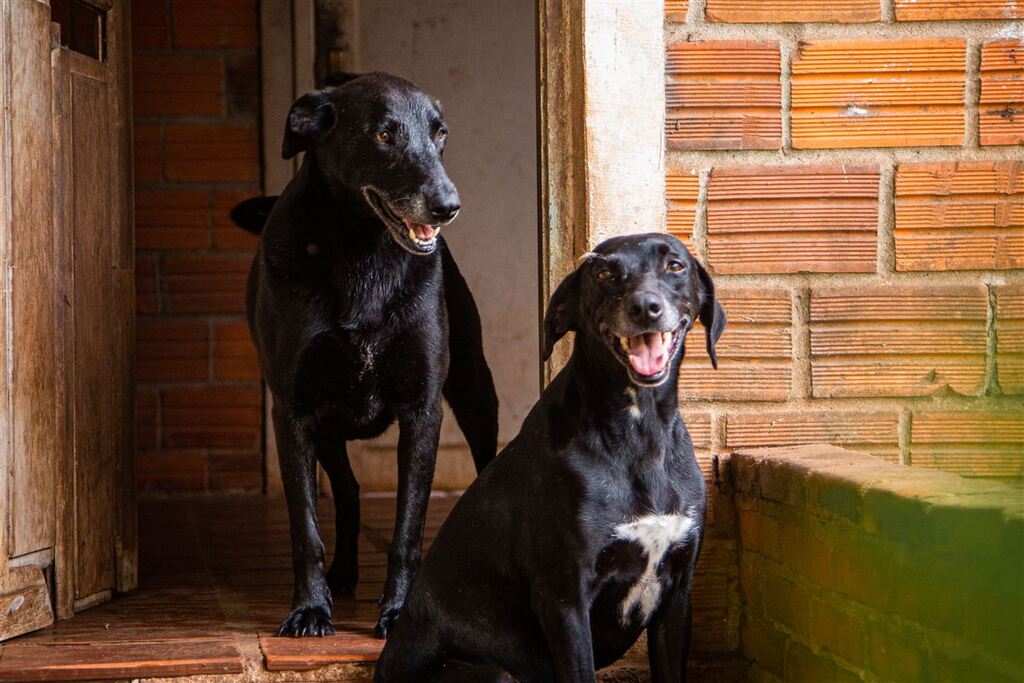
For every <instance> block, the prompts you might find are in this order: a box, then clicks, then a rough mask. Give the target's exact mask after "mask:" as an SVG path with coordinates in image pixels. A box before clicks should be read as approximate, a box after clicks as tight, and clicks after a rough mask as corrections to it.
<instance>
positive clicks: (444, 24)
mask: <svg viewBox="0 0 1024 683" xmlns="http://www.w3.org/2000/svg"><path fill="white" fill-rule="evenodd" d="M349 8H350V9H349V12H347V13H346V14H345V21H346V22H350V23H351V24H352V25H354V26H353V27H354V29H355V30H354V31H353V30H351V29H349V30H348V31H347V33H348V35H347V36H346V37H347V38H348V40H347V41H346V42H347V44H348V46H349V47H350V49H351V53H350V58H349V64H348V65H347V67H348V68H350V69H352V70H358V71H373V70H381V71H389V72H392V73H395V74H398V75H400V76H403V77H406V78H409V79H410V80H412V81H414V82H415V83H417V84H418V85H420V86H421V87H422V88H424V89H425V90H427V91H428V92H429V93H431V94H432V95H433V96H435V97H437V98H438V99H440V100H441V102H442V104H443V106H444V111H445V116H446V118H447V120H448V124H449V127H450V129H451V138H450V142H449V145H448V149H447V151H446V152H445V159H446V166H447V168H448V171H449V173H450V175H451V177H452V180H453V181H454V182H455V184H456V185H457V186H458V188H459V194H460V195H461V198H462V207H463V208H462V212H461V213H460V214H459V218H458V220H456V221H455V223H454V224H452V225H451V226H450V227H448V228H446V229H445V236H446V238H447V240H448V243H449V244H450V245H451V248H452V251H453V253H454V254H455V257H456V259H457V260H458V263H459V267H460V268H461V270H462V272H463V274H464V275H465V277H466V279H467V280H468V281H469V285H470V287H471V288H472V290H473V295H474V297H475V298H476V301H477V305H478V306H479V307H480V312H481V316H482V318H483V327H484V345H485V351H486V353H487V359H488V362H489V363H490V366H491V371H492V372H493V374H494V380H495V384H496V385H497V390H498V399H499V401H500V404H501V414H500V430H501V432H500V440H501V443H502V444H504V443H505V442H506V441H507V440H508V439H510V438H511V437H513V436H515V434H516V432H517V431H518V429H519V425H520V424H521V423H522V420H523V417H525V415H526V413H527V411H528V410H529V409H530V407H531V406H532V405H533V403H534V401H536V399H537V396H538V393H539V376H538V340H537V335H538V315H539V312H538V306H537V297H538V294H537V278H538V261H537V154H536V135H537V133H536V107H537V104H536V58H535V53H536V47H535V45H536V38H535V20H534V11H535V10H534V3H533V2H532V1H531V0H498V1H492V0H487V1H480V0H430V1H428V2H424V1H423V0H390V1H388V2H380V1H377V0H370V1H367V0H362V1H359V0H356V1H355V2H352V3H351V4H350V5H349ZM441 442H442V448H441V453H440V457H439V460H438V473H437V479H436V486H437V487H441V488H462V487H464V486H465V485H467V484H468V483H469V482H470V481H471V480H472V478H473V476H474V470H473V467H472V463H471V462H470V459H469V455H468V451H467V450H466V448H465V443H464V441H463V439H462V435H461V433H460V432H459V430H458V427H457V426H456V424H455V421H454V419H452V417H451V414H450V413H447V414H446V419H445V423H444V430H443V433H442V439H441ZM394 443H395V434H394V432H393V431H392V432H389V433H388V434H387V435H385V436H383V437H381V438H380V439H378V440H377V441H376V442H374V443H373V444H369V445H365V446H364V445H360V444H352V445H351V446H350V448H349V451H350V453H351V455H352V458H353V461H354V462H353V467H355V469H356V474H357V476H358V478H359V481H360V483H361V485H362V487H363V490H364V491H367V490H374V489H382V488H383V489H387V488H391V487H393V485H394V476H395V475H394V471H395V458H394V448H393V445H392V444H394Z"/></svg>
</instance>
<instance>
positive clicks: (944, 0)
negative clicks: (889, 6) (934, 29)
mask: <svg viewBox="0 0 1024 683" xmlns="http://www.w3.org/2000/svg"><path fill="white" fill-rule="evenodd" d="M895 6H896V19H897V20H898V21H939V20H950V19H1024V6H1021V4H1020V3H1019V2H1017V1H1016V0H896V2H895Z"/></svg>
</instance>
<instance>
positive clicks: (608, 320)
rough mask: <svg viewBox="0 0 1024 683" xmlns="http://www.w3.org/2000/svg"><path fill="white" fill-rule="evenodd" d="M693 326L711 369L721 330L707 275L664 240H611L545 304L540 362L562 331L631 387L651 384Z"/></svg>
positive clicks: (675, 359) (665, 372) (665, 373)
mask: <svg viewBox="0 0 1024 683" xmlns="http://www.w3.org/2000/svg"><path fill="white" fill-rule="evenodd" d="M697 320H700V322H701V325H703V326H704V333H705V335H706V338H707V351H708V355H709V356H710V357H711V365H712V366H714V367H715V368H717V367H718V357H717V356H716V355H715V344H716V343H717V342H718V339H719V337H721V336H722V332H723V330H725V323H726V316H725V310H724V309H723V308H722V306H721V305H720V304H719V303H718V301H717V299H716V298H715V285H714V283H713V282H712V281H711V276H709V275H708V273H707V271H706V270H704V268H703V267H702V266H701V265H700V263H698V262H697V260H696V259H695V258H693V256H691V255H690V253H689V252H688V251H687V250H686V247H685V246H684V245H683V243H682V242H680V241H679V240H677V239H676V238H675V237H672V236H671V235H663V234H658V233H650V234H645V235H629V236H626V237H615V238H612V239H609V240H606V241H604V242H602V243H601V244H599V245H597V247H596V248H595V249H594V250H593V251H592V252H590V253H589V254H587V255H586V256H585V257H584V259H583V262H582V264H581V265H580V266H579V268H577V269H576V270H575V271H574V272H573V273H572V274H570V275H569V277H567V278H566V279H565V280H564V281H563V282H562V284H561V285H559V286H558V289H557V290H556V291H555V293H554V295H553V296H552V297H551V303H550V304H549V305H548V311H547V315H546V316H545V318H544V337H545V339H544V359H545V360H547V358H549V357H550V355H551V351H552V349H553V348H554V345H555V342H557V341H558V340H559V339H560V338H561V337H562V336H563V335H564V334H565V333H566V332H568V331H569V330H573V331H575V332H576V334H577V337H576V343H577V344H579V343H580V341H581V338H580V335H585V336H586V339H587V340H588V341H589V342H591V343H589V344H588V345H587V348H588V349H597V350H598V352H599V353H600V354H601V356H602V357H603V358H604V359H605V360H606V361H608V362H609V364H610V366H613V367H614V366H616V365H620V366H622V367H623V368H624V369H625V371H626V373H627V374H628V376H629V379H630V381H632V382H633V383H634V384H638V385H641V386H658V385H659V384H661V383H662V382H664V381H665V380H666V379H667V378H668V377H669V376H670V375H671V374H672V371H673V369H674V368H675V367H677V365H678V363H679V360H680V358H681V353H680V349H681V348H682V347H683V342H684V340H685V338H686V333H687V332H688V331H689V330H690V328H691V327H692V326H693V324H694V322H695V321H697Z"/></svg>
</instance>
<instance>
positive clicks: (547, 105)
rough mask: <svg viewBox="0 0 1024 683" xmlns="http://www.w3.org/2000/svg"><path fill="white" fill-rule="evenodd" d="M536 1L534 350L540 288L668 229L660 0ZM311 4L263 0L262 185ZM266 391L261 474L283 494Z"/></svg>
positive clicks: (302, 73) (271, 164)
mask: <svg viewBox="0 0 1024 683" xmlns="http://www.w3.org/2000/svg"><path fill="white" fill-rule="evenodd" d="M358 2H359V0H355V1H354V2H353V3H352V7H351V10H352V11H358ZM535 2H536V7H537V12H536V29H537V34H536V35H537V40H536V50H537V143H538V144H537V152H538V157H537V164H538V170H539V173H538V194H539V201H538V217H537V218H538V226H539V229H538V247H539V248H538V264H537V267H538V274H539V280H538V281H539V285H540V286H539V288H538V289H539V301H538V307H537V324H538V326H539V328H540V330H541V334H540V343H541V346H540V347H538V358H540V352H541V348H543V318H544V310H545V308H546V307H547V302H548V299H549V298H550V296H551V293H552V292H553V291H554V289H555V287H557V285H558V283H559V282H561V280H562V279H563V278H564V277H565V276H566V275H567V274H568V273H569V272H571V271H572V270H573V268H574V267H575V265H576V263H577V261H578V260H579V258H580V257H581V256H583V254H585V253H586V252H587V251H588V250H589V249H591V248H592V247H593V246H594V245H596V244H597V243H598V242H600V241H601V240H604V239H607V238H608V237H612V236H614V235H621V234H629V233H635V232H664V231H665V144H664V130H665V38H664V16H665V10H664V0H631V1H630V2H626V3H623V2H616V1H615V0H535ZM315 10H316V8H315V0H261V1H260V30H261V39H260V40H261V44H260V51H261V59H262V64H261V66H262V86H263V90H262V92H263V105H262V106H263V109H262V113H263V139H262V144H263V160H264V171H263V190H264V193H265V194H278V193H279V192H280V191H281V189H283V188H284V186H285V185H286V184H287V183H288V181H289V180H290V179H291V177H292V174H293V173H294V171H295V169H296V166H295V160H290V161H285V160H283V159H281V157H280V131H279V130H278V129H277V127H276V126H275V125H274V123H273V122H275V121H283V120H284V118H285V115H286V114H287V111H288V108H289V107H290V106H291V103H292V102H293V101H294V100H295V99H296V98H297V97H298V96H300V95H301V94H303V93H304V92H306V91H308V90H310V89H312V88H313V86H314V72H315V63H316V27H315V15H316V11H315ZM342 60H343V61H344V56H342ZM345 66H348V67H350V68H353V69H357V68H358V66H359V65H357V64H346V65H345ZM624 103H628V106H624ZM636 141H642V144H636ZM654 141H657V142H654ZM568 353H569V344H567V343H565V342H562V343H560V344H559V345H558V346H556V348H555V353H554V354H553V356H552V358H551V360H550V361H549V362H547V363H542V362H540V361H538V369H539V372H540V373H541V386H544V385H545V384H547V382H548V381H549V380H550V379H551V377H553V376H554V372H555V371H556V370H557V369H558V368H560V367H561V366H562V365H563V364H564V362H565V361H566V360H567V358H568ZM264 397H265V400H264V406H265V412H264V443H265V447H266V448H265V452H266V457H265V460H264V463H265V470H264V475H265V479H264V481H265V482H266V492H267V493H268V494H269V495H281V494H282V493H283V489H282V486H281V478H280V473H279V470H278V457H277V447H276V444H275V442H274V433H273V429H272V428H271V417H270V411H271V401H272V399H271V396H270V392H269V390H265V391H264Z"/></svg>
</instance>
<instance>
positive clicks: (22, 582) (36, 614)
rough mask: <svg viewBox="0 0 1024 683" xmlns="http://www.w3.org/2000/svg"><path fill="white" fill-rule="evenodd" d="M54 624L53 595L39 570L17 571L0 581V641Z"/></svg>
mask: <svg viewBox="0 0 1024 683" xmlns="http://www.w3.org/2000/svg"><path fill="white" fill-rule="evenodd" d="M52 623H53V611H52V610H51V609H50V593H49V591H48V590H47V587H46V579H45V577H44V576H43V572H42V570H41V569H39V568H38V567H14V568H11V569H10V571H9V572H7V573H6V574H5V575H4V577H3V578H2V579H0V640H7V639H8V638H13V637H14V636H19V635H21V634H22V633H28V632H29V631H35V630H36V629H40V628H42V627H44V626H47V625H49V624H52Z"/></svg>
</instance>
